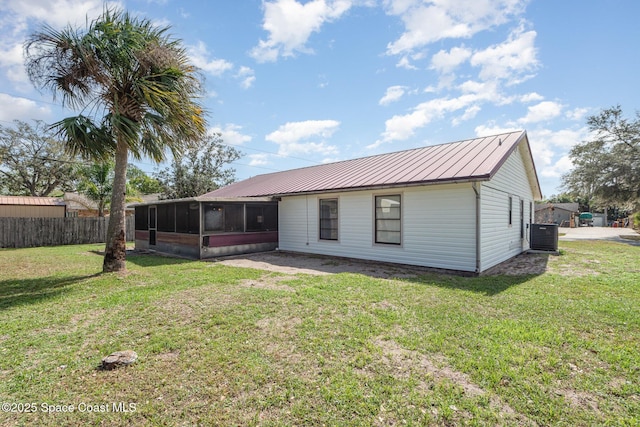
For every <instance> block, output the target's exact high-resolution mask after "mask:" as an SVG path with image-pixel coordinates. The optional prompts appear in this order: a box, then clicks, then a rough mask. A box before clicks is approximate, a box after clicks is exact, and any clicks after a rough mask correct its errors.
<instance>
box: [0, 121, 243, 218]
mask: <svg viewBox="0 0 640 427" xmlns="http://www.w3.org/2000/svg"><path fill="white" fill-rule="evenodd" d="M240 156H241V153H240V152H239V151H238V150H236V149H235V148H233V147H229V146H226V145H224V143H223V140H222V138H221V136H220V135H219V134H213V135H208V136H206V137H204V138H203V139H202V140H200V141H198V142H197V143H196V144H194V145H193V146H192V147H189V148H187V149H186V150H185V152H184V153H183V154H182V155H180V156H178V157H174V158H173V159H172V161H171V163H170V164H169V166H167V167H165V168H162V169H156V170H155V171H154V172H153V173H151V174H148V173H146V172H144V171H143V170H142V169H140V168H139V167H137V166H135V165H134V164H131V163H130V164H128V165H127V175H126V177H127V180H126V194H127V198H126V200H127V201H129V202H131V201H140V200H142V199H141V198H140V196H143V195H149V194H157V195H158V197H159V198H160V199H180V198H186V197H195V196H199V195H202V194H204V193H208V192H209V191H213V190H215V189H217V188H219V187H222V186H225V185H227V184H229V183H231V182H233V181H234V180H235V170H234V169H233V168H229V167H227V164H228V163H230V162H233V161H234V160H237V159H238V158H240ZM114 174H115V165H114V162H113V160H101V161H99V162H89V163H87V162H86V161H85V160H83V158H82V156H78V155H73V154H70V153H69V152H68V151H67V150H66V147H65V144H64V141H63V140H62V139H61V138H60V136H59V135H56V133H55V132H54V130H53V129H52V128H51V126H49V125H47V124H45V123H44V122H42V121H39V120H34V121H33V122H32V123H29V122H25V121H20V120H16V121H14V124H13V126H2V125H0V194H4V195H14V196H44V197H46V196H61V195H63V194H64V193H67V192H77V193H80V194H83V195H85V196H86V197H87V198H88V199H89V200H91V201H92V202H94V203H95V204H96V206H97V207H98V212H99V213H102V212H104V210H105V209H108V207H109V204H110V201H111V194H112V191H113V181H114Z"/></svg>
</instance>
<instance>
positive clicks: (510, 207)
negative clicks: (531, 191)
mask: <svg viewBox="0 0 640 427" xmlns="http://www.w3.org/2000/svg"><path fill="white" fill-rule="evenodd" d="M512 224H513V197H512V196H509V225H512Z"/></svg>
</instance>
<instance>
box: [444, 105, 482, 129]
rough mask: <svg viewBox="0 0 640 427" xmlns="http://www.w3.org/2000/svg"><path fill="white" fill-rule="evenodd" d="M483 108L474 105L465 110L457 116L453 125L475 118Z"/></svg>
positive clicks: (452, 122)
mask: <svg viewBox="0 0 640 427" xmlns="http://www.w3.org/2000/svg"><path fill="white" fill-rule="evenodd" d="M480 110H482V108H480V106H479V105H472V106H471V107H469V108H467V109H466V110H464V114H463V115H462V116H460V117H456V118H454V119H453V120H452V121H451V124H452V125H453V126H458V125H459V124H460V123H462V122H466V121H467V120H471V119H473V118H474V117H475V116H476V115H477V114H478V113H479V112H480Z"/></svg>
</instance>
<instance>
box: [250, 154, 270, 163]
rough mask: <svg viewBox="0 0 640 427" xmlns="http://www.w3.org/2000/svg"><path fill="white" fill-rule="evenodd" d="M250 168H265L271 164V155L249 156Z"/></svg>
mask: <svg viewBox="0 0 640 427" xmlns="http://www.w3.org/2000/svg"><path fill="white" fill-rule="evenodd" d="M248 157H249V166H265V165H268V164H269V157H270V155H269V154H266V153H260V154H250V155H249V156H248Z"/></svg>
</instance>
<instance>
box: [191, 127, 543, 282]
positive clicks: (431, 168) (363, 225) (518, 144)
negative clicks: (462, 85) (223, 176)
mask: <svg viewBox="0 0 640 427" xmlns="http://www.w3.org/2000/svg"><path fill="white" fill-rule="evenodd" d="M203 197H204V198H228V199H230V200H233V199H234V198H242V197H271V198H275V199H277V200H278V224H279V227H278V247H279V248H280V249H282V250H287V251H294V252H304V253H313V254H322V255H333V256H342V257H351V258H361V259H366V260H374V261H385V262H395V263H401V264H410V265H419V266H425V267H434V268H441V269H450V270H456V271H463V272H473V273H481V272H483V271H485V270H487V269H489V268H491V267H493V266H494V265H496V264H499V263H501V262H503V261H506V260H507V259H509V258H511V257H513V256H516V255H518V254H520V253H522V252H523V251H526V250H528V249H529V242H530V228H531V226H530V225H531V223H532V222H533V213H534V207H533V203H534V201H535V200H540V199H541V197H542V194H541V191H540V185H539V182H538V177H537V174H536V170H535V165H534V161H533V157H532V154H531V149H530V146H529V140H528V137H527V134H526V132H525V131H517V132H510V133H503V134H499V135H494V136H488V137H480V138H473V139H467V140H463V141H457V142H452V143H447V144H441V145H434V146H429V147H422V148H416V149H412V150H405V151H399V152H394V153H389V154H381V155H376V156H369V157H363V158H359V159H354V160H347V161H341V162H335V163H329V164H323V165H318V166H312V167H307V168H300V169H294V170H289V171H284V172H275V173H270V174H265V175H259V176H256V177H253V178H249V179H246V180H244V181H239V182H237V183H233V184H231V185H229V186H226V187H223V188H220V189H218V190H215V191H212V192H210V193H207V194H205V195H204V196H203Z"/></svg>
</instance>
